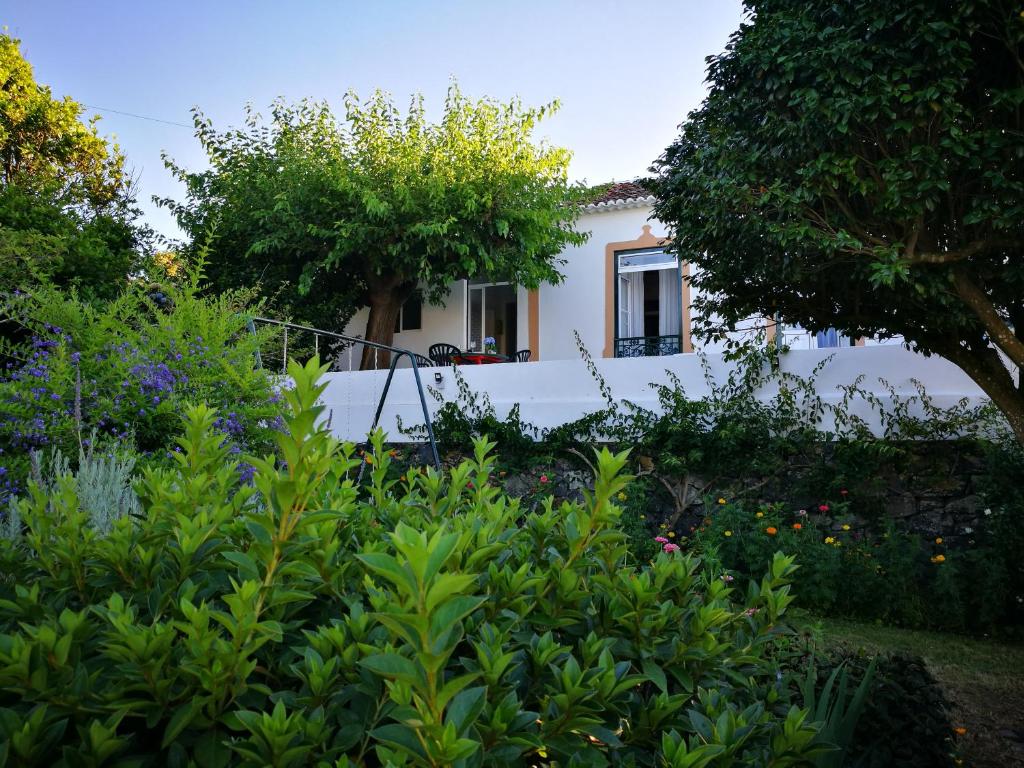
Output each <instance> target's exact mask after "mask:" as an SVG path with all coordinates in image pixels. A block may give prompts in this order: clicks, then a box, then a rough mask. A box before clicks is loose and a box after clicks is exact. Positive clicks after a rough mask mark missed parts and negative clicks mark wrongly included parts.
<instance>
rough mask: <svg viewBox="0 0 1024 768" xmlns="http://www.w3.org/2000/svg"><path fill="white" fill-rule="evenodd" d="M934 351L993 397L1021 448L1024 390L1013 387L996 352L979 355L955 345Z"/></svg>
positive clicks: (1023, 428)
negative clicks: (954, 364)
mask: <svg viewBox="0 0 1024 768" xmlns="http://www.w3.org/2000/svg"><path fill="white" fill-rule="evenodd" d="M937 351H939V352H940V354H941V355H942V356H943V357H945V358H946V359H947V360H950V361H951V362H953V363H956V365H957V366H959V368H960V369H961V370H962V371H963V372H964V373H966V374H967V375H968V376H970V377H971V379H973V380H974V383H975V384H977V385H978V386H979V387H981V389H982V391H983V392H984V393H985V394H986V395H988V396H989V397H990V398H992V402H993V404H994V405H995V406H996V407H997V408H998V409H999V410H1000V411H1002V413H1003V415H1004V416H1005V417H1006V420H1007V422H1009V425H1010V429H1012V430H1013V434H1014V435H1016V437H1017V441H1018V442H1019V443H1021V444H1022V445H1024V391H1022V390H1021V389H1020V388H1018V387H1017V385H1016V384H1014V381H1013V375H1012V374H1011V373H1010V370H1009V369H1008V368H1007V367H1006V364H1005V363H1004V362H1003V359H1002V358H1001V357H1000V356H999V353H998V352H997V351H996V350H995V349H993V348H992V347H988V346H986V347H984V348H983V349H982V350H981V352H978V351H975V350H970V349H966V348H964V347H963V346H961V345H960V344H957V343H954V344H953V345H951V346H949V347H948V348H946V349H944V350H937Z"/></svg>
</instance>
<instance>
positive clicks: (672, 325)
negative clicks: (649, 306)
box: [658, 269, 683, 336]
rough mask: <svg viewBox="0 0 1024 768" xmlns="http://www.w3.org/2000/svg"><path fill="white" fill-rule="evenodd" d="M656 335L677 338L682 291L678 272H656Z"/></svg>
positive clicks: (665, 270) (672, 270)
mask: <svg viewBox="0 0 1024 768" xmlns="http://www.w3.org/2000/svg"><path fill="white" fill-rule="evenodd" d="M658 294H659V295H658V334H659V335H661V336H677V335H678V334H679V330H680V326H681V323H682V314H683V313H682V290H681V286H680V280H679V271H678V270H676V269H662V270H659V271H658Z"/></svg>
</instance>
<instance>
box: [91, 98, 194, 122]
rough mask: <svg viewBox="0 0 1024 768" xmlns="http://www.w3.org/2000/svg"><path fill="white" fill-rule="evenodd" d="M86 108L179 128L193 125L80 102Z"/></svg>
mask: <svg viewBox="0 0 1024 768" xmlns="http://www.w3.org/2000/svg"><path fill="white" fill-rule="evenodd" d="M82 106H83V107H85V108H86V109H98V110H99V111H100V112H112V113H114V114H115V115H124V116H125V117H135V118H138V119H139V120H149V121H151V122H154V123H166V124H167V125H176V126H178V127H179V128H194V127H195V126H192V125H187V124H186V123H176V122H174V121H173V120H161V119H160V118H159V117H147V116H146V115H136V114H135V113H134V112H122V111H121V110H119V109H108V108H106V107H97V106H94V105H92V104H82Z"/></svg>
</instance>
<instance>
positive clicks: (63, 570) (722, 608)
mask: <svg viewBox="0 0 1024 768" xmlns="http://www.w3.org/2000/svg"><path fill="white" fill-rule="evenodd" d="M290 373H291V374H292V376H293V378H294V380H295V388H294V389H292V390H288V391H286V392H285V393H284V396H285V398H286V401H287V406H288V407H287V410H286V414H285V416H284V422H285V425H284V430H283V431H282V432H281V433H279V434H278V435H277V437H276V442H277V449H278V452H279V455H280V457H281V459H280V460H275V459H273V458H265V459H252V461H253V463H254V465H255V467H256V474H255V477H254V484H253V485H252V486H249V485H244V486H241V487H239V486H238V484H237V483H236V481H235V475H236V462H237V460H236V459H232V457H231V455H230V449H229V447H228V446H227V445H225V444H224V441H223V436H222V435H221V434H220V433H219V432H217V431H216V430H215V429H214V424H215V422H216V415H215V413H214V412H213V411H212V410H211V409H209V408H207V407H205V406H198V407H194V408H191V409H189V411H188V414H187V417H186V423H185V434H184V436H183V437H182V438H181V439H180V445H181V448H182V451H181V452H180V453H177V454H175V455H174V457H173V461H174V463H173V467H172V468H160V467H151V468H148V469H146V470H145V472H144V477H143V479H142V481H141V483H140V484H139V486H138V488H139V494H140V497H141V502H142V511H141V513H140V514H139V515H138V516H137V517H136V518H133V517H124V518H120V519H117V520H115V521H114V522H113V524H112V526H111V528H110V530H109V532H108V533H106V534H101V533H100V532H99V531H97V530H96V529H95V528H94V527H92V526H91V525H90V524H89V521H88V517H87V515H86V514H85V513H84V512H83V511H82V509H81V506H80V504H79V502H78V499H77V498H76V492H75V486H74V483H73V482H72V481H71V480H70V479H69V478H64V479H62V480H60V481H58V483H57V486H56V487H55V488H53V489H51V490H49V491H44V490H43V489H41V488H39V487H33V489H32V490H31V492H30V493H29V495H28V497H27V498H25V499H23V500H22V501H21V502H20V504H19V512H20V516H21V519H22V521H23V523H24V525H25V531H24V534H23V535H21V536H16V537H15V538H14V539H13V540H6V539H5V540H0V573H3V574H4V578H3V579H2V580H0V756H3V760H5V761H6V764H7V765H30V764H32V765H36V764H47V763H53V764H68V765H100V764H121V765H172V766H178V765H181V766H184V765H193V764H194V765H198V766H220V765H252V766H266V765H275V766H293V765H324V766H327V765H333V766H374V765H380V766H383V765H393V766H402V765H406V766H442V765H443V766H496V765H502V766H505V765H535V764H545V765H551V766H580V767H582V766H602V765H621V766H653V765H666V766H673V767H674V768H685V767H691V768H692V767H694V766H704V765H709V764H712V763H715V764H729V765H735V766H764V765H768V764H771V765H777V766H788V765H803V764H806V762H807V761H808V760H809V759H811V758H813V757H814V755H815V754H820V749H821V747H820V745H816V744H812V742H813V740H814V737H815V735H816V726H815V725H814V724H813V723H811V722H809V721H808V719H807V716H806V713H805V712H803V711H801V710H799V709H798V708H796V707H794V706H791V705H790V702H789V696H788V693H787V690H786V688H785V686H784V684H783V683H782V682H780V678H779V670H778V668H777V666H776V665H775V664H773V663H772V661H771V655H770V652H771V650H772V648H773V647H774V645H775V644H776V643H777V642H778V638H779V637H780V631H781V630H780V629H778V626H779V621H780V619H781V617H782V616H783V614H784V613H785V611H786V608H787V606H788V604H789V603H790V602H791V600H792V597H791V595H790V594H789V591H790V587H789V586H788V582H789V580H790V578H791V576H792V573H793V570H794V566H793V565H792V560H791V559H790V558H786V557H783V556H782V555H778V556H776V557H774V558H773V560H772V563H771V565H770V569H769V573H768V575H767V576H765V577H764V578H763V579H762V580H760V581H759V582H751V583H750V584H749V585H748V587H747V588H746V590H745V592H742V591H741V590H740V589H738V588H737V587H738V584H737V585H736V586H730V585H729V584H727V583H726V582H725V581H724V580H722V579H720V578H716V576H715V575H714V574H713V573H711V572H710V571H707V570H704V569H703V568H702V566H701V564H700V561H699V560H698V559H696V558H694V557H689V556H685V555H683V554H682V553H680V552H661V553H659V554H658V556H657V557H656V559H654V561H653V562H650V563H644V564H639V563H637V562H636V561H635V559H633V558H632V557H631V555H630V553H629V551H628V549H627V547H626V546H625V543H624V541H625V538H624V536H623V534H622V533H621V532H620V531H619V530H618V524H619V517H620V508H619V506H618V505H617V503H616V499H617V497H618V494H619V493H621V492H623V489H624V488H625V487H626V484H627V481H628V479H629V478H627V477H626V476H624V475H622V474H621V470H622V468H623V466H624V464H625V461H626V456H625V454H618V455H613V454H611V453H609V452H608V451H603V452H601V454H600V455H599V456H598V460H597V468H598V472H597V477H596V479H595V486H594V490H593V492H592V493H590V494H588V496H587V498H586V500H585V502H584V503H564V504H562V505H561V506H559V507H557V508H556V507H554V505H553V503H552V502H551V501H550V500H549V501H548V502H547V503H546V504H544V505H542V506H541V507H540V508H538V509H536V510H533V511H530V512H526V511H524V510H523V509H521V508H520V506H519V504H518V501H517V500H515V499H510V498H507V497H505V496H503V495H501V493H500V492H499V491H498V490H497V489H496V488H495V487H494V486H493V485H492V484H491V481H490V473H491V470H492V467H493V461H492V459H491V458H490V457H489V455H488V448H489V446H488V445H486V444H484V443H482V442H478V443H477V444H476V446H475V456H474V459H473V460H470V461H466V462H464V463H462V464H461V465H460V466H458V467H456V468H454V469H452V470H451V472H450V473H448V474H446V475H441V474H439V473H437V472H435V471H434V470H432V469H431V470H426V471H417V472H410V473H408V474H407V475H406V480H405V481H404V482H398V481H396V480H393V479H388V478H389V475H390V473H389V462H390V456H389V455H388V453H387V452H386V451H384V450H383V449H382V447H381V446H382V441H383V438H382V437H381V436H380V435H379V434H378V435H377V436H376V438H375V451H374V453H373V454H372V455H371V456H369V457H367V458H365V459H363V460H364V461H366V462H367V464H368V465H369V469H370V471H369V472H368V473H367V474H368V476H369V479H368V485H366V486H363V487H360V486H357V485H356V484H355V482H354V479H353V478H354V475H355V472H356V468H357V466H358V464H359V460H358V459H356V458H354V457H353V456H352V448H351V447H350V446H345V447H341V446H339V445H338V444H337V443H336V442H335V441H334V440H333V439H331V438H330V436H329V434H328V433H327V432H326V431H325V430H323V429H322V428H321V427H319V426H318V425H319V424H321V421H320V417H321V416H322V412H323V408H322V407H320V406H317V405H316V404H315V403H316V401H317V398H318V396H319V395H320V393H321V392H322V390H323V386H322V385H319V384H317V383H316V379H317V377H318V376H319V375H320V373H322V369H317V368H316V366H315V364H312V363H311V364H309V365H307V366H306V367H304V368H301V367H299V366H297V365H293V366H292V368H291V370H290Z"/></svg>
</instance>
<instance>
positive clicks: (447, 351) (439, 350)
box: [430, 344, 462, 365]
mask: <svg viewBox="0 0 1024 768" xmlns="http://www.w3.org/2000/svg"><path fill="white" fill-rule="evenodd" d="M459 354H462V350H461V349H459V348H458V347H456V346H455V345H454V344H431V345H430V359H431V360H433V361H434V365H451V364H452V355H459Z"/></svg>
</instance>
